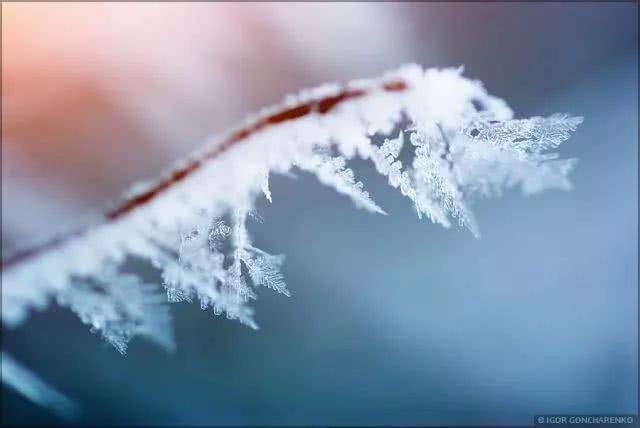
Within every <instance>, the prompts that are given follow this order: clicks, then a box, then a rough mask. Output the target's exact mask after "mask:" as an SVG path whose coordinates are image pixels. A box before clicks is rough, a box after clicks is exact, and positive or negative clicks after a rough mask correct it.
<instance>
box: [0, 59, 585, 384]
mask: <svg viewBox="0 0 640 428" xmlns="http://www.w3.org/2000/svg"><path fill="white" fill-rule="evenodd" d="M581 122H582V118H580V117H571V116H569V115H564V114H556V115H552V116H550V117H546V118H544V117H533V118H530V119H513V112H512V111H511V109H510V108H509V107H508V106H507V104H506V103H505V102H504V101H503V100H501V99H498V98H495V97H492V96H491V95H489V94H488V93H487V92H486V90H485V89H484V88H483V86H482V84H481V83H480V82H478V81H473V80H469V79H467V78H464V77H463V76H462V69H443V70H438V69H428V70H423V69H422V68H421V67H420V66H417V65H407V66H404V67H401V68H400V69H399V70H396V71H393V72H390V73H387V74H385V75H384V76H383V77H382V78H380V79H370V80H358V81H353V82H350V83H348V84H346V85H335V84H328V85H324V86H321V87H318V88H316V89H312V90H306V91H301V92H300V93H299V94H297V95H294V96H289V97H287V98H286V99H285V100H284V102H283V103H282V104H281V105H280V106H277V107H272V108H269V109H266V110H263V111H262V112H261V113H260V114H259V115H257V116H256V117H255V118H252V119H249V120H247V121H246V122H245V123H244V124H243V125H242V126H240V127H239V128H237V129H236V130H235V131H233V132H231V133H230V134H229V135H228V136H227V137H225V138H223V139H221V140H212V141H211V142H210V143H209V144H206V145H205V146H204V147H203V148H202V149H201V150H200V151H198V152H196V153H194V154H193V155H192V156H191V157H190V158H189V159H187V160H186V161H184V162H182V163H180V164H178V165H177V166H175V167H174V168H172V169H171V170H170V171H169V173H167V174H166V175H165V176H164V178H162V179H160V180H159V181H156V182H151V183H147V184H142V185H137V186H135V189H134V190H132V191H131V192H130V193H129V194H128V195H127V196H126V197H125V198H124V200H123V202H122V203H121V204H119V205H118V206H117V207H116V208H114V209H113V210H111V211H109V212H107V213H106V214H105V216H104V219H103V221H102V222H100V223H98V224H94V225H91V226H89V227H85V228H84V229H81V230H79V231H77V232H76V233H74V234H71V235H68V236H65V237H62V238H59V239H57V240H54V241H52V242H49V243H47V244H44V245H42V246H40V247H38V248H34V249H32V250H29V251H26V252H22V253H19V254H15V255H14V256H12V257H10V258H8V259H6V260H4V261H3V263H2V285H3V289H2V308H3V311H2V322H3V326H6V327H15V326H18V325H19V324H21V323H22V322H23V321H24V320H25V319H26V317H27V316H28V313H29V310H31V309H43V308H45V307H46V306H47V305H48V303H49V301H50V300H51V298H52V297H53V298H55V300H56V301H57V302H58V303H59V304H60V305H62V306H65V307H67V308H69V309H70V310H72V311H73V312H75V313H76V314H77V315H78V316H79V317H80V319H81V320H82V322H84V323H85V324H88V325H89V326H90V327H91V329H92V331H94V332H96V333H100V334H101V335H102V336H103V337H104V338H105V340H106V341H107V342H109V343H111V344H112V345H113V346H114V347H115V348H116V349H117V350H119V351H120V352H122V353H124V352H125V351H126V349H127V344H128V342H129V340H130V339H131V338H132V337H133V336H135V335H143V336H147V337H149V338H151V339H153V340H155V341H156V342H158V343H160V344H162V345H163V346H165V347H166V348H169V349H170V348H172V347H173V338H172V335H171V329H170V317H169V313H168V310H167V308H166V305H165V304H164V299H163V296H161V294H160V293H158V289H159V287H157V286H154V285H152V284H146V283H144V282H143V281H142V280H141V279H140V278H138V277H137V276H136V275H135V274H134V273H132V272H124V271H123V268H122V262H123V261H124V260H125V259H126V258H127V257H129V256H132V257H137V258H142V259H147V260H149V261H150V262H151V264H152V265H153V266H155V267H156V268H157V269H158V270H159V271H160V272H161V276H162V287H163V288H164V289H165V291H166V296H167V299H168V301H169V302H176V301H185V300H186V301H193V300H197V301H199V302H200V306H201V308H202V309H211V310H212V312H213V313H214V314H216V315H222V314H224V315H225V316H226V317H227V318H229V319H237V320H239V321H240V322H242V323H243V324H245V325H247V326H249V327H251V328H257V324H256V322H255V321H254V319H253V309H252V308H251V307H250V305H249V302H250V301H251V300H254V299H256V298H257V289H258V288H259V287H260V286H263V287H267V288H270V289H272V290H274V291H276V292H278V293H281V294H284V295H285V296H289V295H290V292H289V290H288V288H287V286H286V284H285V282H284V277H283V275H282V274H281V272H280V268H281V266H282V263H283V262H284V256H282V255H272V254H269V253H268V252H266V251H263V250H261V249H258V248H256V247H255V246H254V245H253V244H252V241H251V237H250V235H249V233H248V231H247V226H246V223H247V220H248V219H249V218H250V217H252V216H253V215H254V212H253V204H254V201H255V199H256V198H257V197H258V195H260V194H263V195H264V196H265V197H266V198H267V199H268V200H269V202H271V201H272V195H271V191H270V188H269V182H268V178H269V174H271V173H281V174H286V173H288V172H289V171H290V170H291V169H292V168H299V169H301V170H304V171H308V172H310V173H312V174H314V175H316V176H317V178H318V180H319V181H320V182H321V183H322V184H324V185H327V186H330V187H332V188H333V189H335V190H336V191H337V192H339V193H341V194H344V195H346V196H348V197H349V198H350V199H352V200H353V202H354V203H355V204H356V206H358V207H360V208H362V209H365V210H367V211H370V212H373V213H384V210H383V209H382V208H381V207H379V206H378V205H377V204H376V203H375V201H374V200H373V199H372V198H371V196H370V195H369V193H368V192H367V191H365V190H364V185H363V183H362V182H360V181H358V180H357V179H356V177H355V175H354V173H353V171H352V170H351V169H350V168H349V167H348V160H349V159H352V158H353V157H356V156H358V157H360V158H362V159H368V160H370V161H371V162H372V163H373V165H374V166H375V169H376V170H377V172H378V173H380V174H381V175H383V176H385V177H386V178H387V180H388V182H389V185H390V186H392V187H394V188H397V189H398V190H399V191H400V192H401V193H402V195H404V196H406V197H407V198H408V199H409V200H410V201H411V203H412V204H413V206H414V209H415V210H416V212H417V214H418V216H420V217H422V216H426V217H428V218H429V219H430V220H432V221H433V222H435V223H439V224H441V225H442V226H444V227H450V226H451V225H452V223H454V222H457V223H458V224H459V225H460V226H463V227H466V228H468V229H469V230H470V231H471V232H472V233H473V234H474V235H475V236H479V228H478V225H477V223H476V220H475V218H474V215H473V212H472V210H471V205H472V203H473V202H474V201H475V200H477V199H479V198H482V197H488V196H495V195H500V194H501V193H502V192H503V191H505V190H508V189H511V188H515V187H519V188H520V189H521V190H522V192H523V193H525V194H532V193H537V192H540V191H542V190H545V189H550V188H557V189H564V190H568V189H569V188H570V183H569V181H568V178H567V176H568V173H569V172H570V171H571V170H572V169H573V167H574V166H575V162H576V161H575V160H574V159H559V158H558V156H557V154H556V153H554V150H556V149H557V148H558V146H559V145H560V144H561V143H563V142H564V141H566V140H567V139H568V138H569V137H570V134H571V133H572V132H573V131H575V129H576V127H577V126H578V125H579V124H580V123H581ZM407 123H408V125H407V126H405V127H404V129H400V131H398V128H399V127H400V125H401V124H407ZM373 136H382V137H387V138H386V139H384V141H383V142H382V144H376V143H374V140H376V141H377V140H378V139H379V138H376V139H374V138H372V137H373ZM405 151H407V153H409V154H410V156H409V159H410V160H409V162H407V164H406V165H403V163H402V162H401V161H400V157H401V156H400V155H401V153H405ZM403 158H404V157H403ZM3 380H5V379H4V374H3Z"/></svg>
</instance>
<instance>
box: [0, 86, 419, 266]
mask: <svg viewBox="0 0 640 428" xmlns="http://www.w3.org/2000/svg"><path fill="white" fill-rule="evenodd" d="M374 89H375V88H374ZM381 89H382V90H383V91H386V92H400V91H404V90H406V89H407V84H406V82H404V81H402V80H395V81H390V82H387V83H384V84H383V85H382V86H381ZM369 92H371V90H370V89H345V90H343V91H342V92H340V93H338V94H337V95H333V96H327V97H324V98H320V99H317V100H311V101H308V102H305V103H303V104H299V105H297V106H294V107H290V108H287V109H286V110H281V111H278V112H275V113H272V114H270V115H268V116H265V117H262V118H258V119H256V121H255V122H253V123H251V124H249V125H247V126H244V127H242V128H240V129H238V130H237V131H235V132H233V133H232V134H231V135H230V136H229V137H227V138H226V139H225V140H224V141H223V142H222V143H220V144H218V145H216V147H214V148H213V149H212V150H211V151H209V152H205V153H204V154H203V155H202V156H201V157H200V158H199V159H195V160H192V161H191V162H189V163H187V164H186V165H185V166H183V167H180V168H178V169H175V170H173V171H172V172H171V173H170V174H169V175H168V177H166V178H165V179H163V180H161V181H159V182H158V183H156V184H155V185H154V186H153V187H151V188H149V189H147V190H145V191H143V192H141V193H138V194H137V195H133V196H131V197H130V198H127V199H125V200H124V201H122V202H121V203H120V204H119V205H118V206H117V207H116V208H114V209H113V210H111V211H108V212H107V213H105V222H111V221H113V220H116V219H118V218H120V217H122V216H123V215H125V214H127V213H128V212H130V211H132V210H134V209H136V208H138V207H140V206H143V205H145V204H146V203H148V202H149V201H151V200H153V199H154V198H155V197H156V196H158V195H159V194H161V193H162V192H164V191H165V190H167V189H168V188H170V187H171V186H172V185H174V184H175V183H177V182H179V181H182V180H184V179H185V178H186V177H188V176H189V175H190V174H192V173H193V172H194V171H196V170H197V169H198V168H199V167H200V166H201V165H202V164H203V163H205V162H207V161H209V160H211V159H214V158H216V157H217V156H219V155H220V154H221V153H223V152H225V151H227V150H228V149H229V148H231V147H232V146H234V145H235V144H237V143H240V142H241V141H243V140H245V139H246V138H247V137H249V136H251V135H253V134H255V133H257V132H259V131H261V130H263V129H265V128H267V127H269V126H273V125H278V124H281V123H284V122H288V121H291V120H295V119H298V118H301V117H304V116H306V115H308V114H310V113H313V112H315V113H319V114H326V113H328V112H330V111H331V110H332V109H333V108H335V107H336V106H337V105H339V104H340V103H342V102H344V101H346V100H350V99H354V98H360V97H362V96H364V95H367V94H368V93H369ZM88 229H89V228H88V227H85V228H83V229H80V230H77V231H75V232H73V233H70V234H68V235H65V236H62V237H59V238H56V239H53V240H51V241H49V242H47V243H45V244H42V245H39V246H37V247H33V248H30V249H28V250H25V251H21V252H18V253H15V254H13V255H11V256H10V257H8V258H7V259H5V260H3V261H2V270H4V269H6V268H9V267H11V266H13V265H15V264H18V263H20V262H22V261H25V260H27V259H29V258H31V257H34V256H36V255H38V254H40V253H42V252H44V251H46V250H49V249H52V248H54V247H56V246H58V245H60V244H62V243H64V242H65V241H67V240H68V239H70V238H72V237H77V236H80V235H83V234H84V233H86V232H87V231H88Z"/></svg>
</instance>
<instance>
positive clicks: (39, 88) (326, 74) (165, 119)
mask: <svg viewBox="0 0 640 428" xmlns="http://www.w3.org/2000/svg"><path fill="white" fill-rule="evenodd" d="M637 7H638V6H637V4H633V3H617V4H614V3H611V4H588V3H581V4H561V3H547V4H529V3H500V4H489V3H486V4H483V3H470V4H462V3H456V4H453V3H445V4H437V3H416V4H394V3H371V4H367V3H363V4H347V3H327V4H315V3H304V4H294V3H278V4H269V3H259V4H250V3H243V4H223V3H215V4H208V3H198V4H180V5H178V4H171V3H158V4H136V3H119V4H118V3H114V4H102V3H80V4H62V3H59V4H37V3H31V4H3V5H2V253H3V257H6V256H7V255H8V254H10V253H11V252H13V251H15V250H16V249H20V248H24V247H28V246H30V245H32V244H34V243H37V242H40V241H42V240H46V239H48V238H51V237H52V236H55V235H56V234H58V233H62V232H64V231H68V230H71V229H73V228H74V227H75V226H77V225H79V224H83V223H85V222H87V221H91V220H92V219H95V218H97V217H98V216H99V215H100V212H101V210H102V208H104V207H105V206H108V205H109V204H110V203H112V202H113V201H114V200H116V199H117V198H118V196H119V194H120V192H121V191H122V190H124V189H125V188H126V187H127V186H128V185H129V184H130V183H132V182H134V181H136V180H139V179H144V178H148V177H153V176H156V175H158V174H159V173H160V172H161V171H162V170H163V168H164V167H166V166H167V164H170V163H171V162H172V161H173V160H175V159H177V158H179V157H181V156H183V155H185V154H187V153H189V152H190V151H191V150H192V149H194V148H195V147H197V146H198V145H199V144H200V143H201V142H202V141H203V140H204V139H205V137H207V136H208V135H211V134H215V133H219V132H223V131H225V130H226V129H228V128H229V127H230V126H233V125H234V124H235V123H237V122H238V121H239V120H241V119H242V118H244V117H245V116H246V115H247V114H249V113H251V112H254V111H256V110H257V109H259V108H260V107H262V106H265V105H269V104H273V103H275V102H278V101H279V100H280V99H281V98H282V97H283V96H284V95H285V94H287V93H289V92H294V91H296V90H297V89H299V88H302V87H308V86H313V85H316V84H318V83H322V82H325V81H344V80H349V79H352V78H356V77H365V76H375V75H378V74H380V73H381V72H382V71H384V70H385V69H388V68H393V67H395V66H397V65H399V64H401V63H405V62H418V63H420V64H423V65H425V66H438V67H441V66H458V65H461V64H463V65H464V66H465V70H466V75H468V76H471V77H475V78H478V79H480V80H482V81H483V82H484V83H485V85H486V86H487V88H488V89H489V90H490V92H491V93H493V94H495V95H497V96H500V97H502V98H504V99H506V100H507V101H508V102H509V104H510V105H511V106H512V107H513V109H514V110H515V111H516V114H517V115H518V116H524V117H526V116H531V115H548V114H551V113H554V112H557V111H561V112H562V111H567V112H570V113H572V114H576V115H582V116H584V117H585V122H584V124H583V125H582V126H581V127H580V128H579V129H578V131H577V132H576V134H575V136H574V137H573V138H572V139H571V141H570V142H569V143H568V144H566V147H563V148H562V152H563V155H564V156H565V157H577V158H579V160H580V163H579V165H578V168H577V169H576V171H575V172H574V173H573V174H572V180H573V183H574V189H573V190H572V191H571V192H569V193H564V192H553V191H552V192H547V193H544V194H542V195H540V196H535V197H530V198H523V197H522V196H520V195H518V194H513V195H507V197H506V198H504V199H500V200H494V201H488V202H485V203H481V204H480V205H479V206H477V214H478V220H479V223H480V227H481V230H482V232H483V238H482V239H480V240H476V239H474V238H473V237H472V236H471V234H470V233H468V232H467V231H465V230H462V229H460V230H456V229H454V230H444V229H442V228H440V227H438V226H435V225H433V224H431V223H429V222H426V221H419V220H418V219H417V218H416V216H415V214H414V213H413V212H412V210H411V208H410V206H409V204H407V203H406V201H404V200H402V198H401V196H399V195H397V194H395V192H393V191H392V190H391V189H389V188H388V187H387V186H386V185H384V183H383V181H384V179H383V178H381V177H379V176H377V175H376V174H375V173H374V172H372V171H367V169H362V170H361V171H357V172H358V173H359V175H360V176H361V178H362V179H363V181H365V183H366V185H367V187H368V190H369V191H370V192H371V193H372V194H373V195H374V196H375V198H376V200H377V201H378V202H379V203H380V204H381V205H382V206H383V207H384V208H385V209H386V210H387V211H388V212H389V213H390V214H391V215H389V216H374V215H371V214H367V213H365V212H362V211H359V210H357V209H355V208H354V207H353V206H352V205H351V203H350V201H348V200H347V198H344V197H343V196H340V195H338V194H336V193H334V192H332V191H331V190H329V189H326V188H323V187H322V186H321V185H320V184H318V183H317V182H315V180H314V179H312V178H311V177H310V176H308V175H306V174H304V173H300V174H299V176H298V178H297V179H292V178H290V177H278V176H276V177H274V178H273V179H272V182H271V184H272V193H273V198H274V204H273V205H268V204H265V203H261V204H260V205H259V207H258V209H259V214H260V215H261V216H262V217H263V218H264V222H263V223H262V224H253V225H252V226H253V227H252V233H253V234H254V236H255V237H256V240H257V242H258V243H259V244H260V246H264V247H266V248H270V249H272V250H273V251H274V252H279V253H284V254H286V255H287V256H288V257H287V262H286V264H285V266H284V274H285V276H286V278H287V281H288V284H289V287H290V289H291V290H292V292H293V296H292V297H291V298H285V297H283V296H279V295H274V294H273V293H271V292H269V291H268V290H263V291H262V293H261V294H260V296H259V300H258V301H257V302H256V304H255V309H256V311H257V314H256V320H257V321H258V323H259V324H260V326H261V330H259V331H257V332H256V331H253V330H250V329H248V328H245V327H243V326H241V325H240V324H239V323H237V322H231V321H227V320H225V319H222V318H218V317H214V316H213V315H212V314H211V313H208V312H203V311H200V309H199V307H198V305H197V304H192V305H189V304H175V305H173V307H172V311H173V314H174V317H175V327H176V342H177V345H178V347H177V351H176V352H175V353H166V352H164V351H163V350H162V349H160V348H157V347H154V346H153V345H151V344H148V343H146V342H144V341H143V340H135V341H134V342H133V343H132V344H131V346H130V348H129V351H128V354H127V355H126V356H125V357H122V356H121V355H119V354H118V353H117V352H116V351H115V350H114V349H112V348H110V347H108V346H107V345H105V344H104V343H102V342H101V340H100V338H99V337H97V336H95V335H92V334H91V333H89V332H88V331H87V329H86V327H85V326H84V325H82V324H81V323H80V322H79V321H78V320H77V319H76V318H75V316H73V315H72V314H71V313H69V312H66V311H63V310H60V309H57V308H53V309H50V310H48V311H47V312H44V313H37V314H33V315H32V316H31V318H30V320H29V321H28V322H27V323H26V324H25V325H24V326H22V327H21V328H19V329H18V330H15V331H10V330H6V329H3V332H2V336H3V337H2V342H3V348H4V349H6V350H9V351H10V352H12V353H13V354H14V355H15V357H16V358H17V359H20V360H21V361H23V362H24V363H25V364H26V365H27V366H29V367H30V368H32V369H35V371H37V372H38V373H39V374H40V375H42V377H43V378H44V379H45V380H47V381H48V382H50V383H51V384H53V385H56V386H57V387H58V388H59V389H60V390H61V391H63V392H64V393H65V394H66V395H68V396H69V397H71V398H73V399H75V400H76V401H77V402H78V404H79V405H80V406H81V408H82V410H83V416H82V417H83V419H82V420H83V421H85V422H100V423H108V424H118V423H129V424H131V423H146V424H159V423H170V424H242V425H245V424H262V425H270V424H315V425H321V424H466V425H473V424H520V425H526V424H530V423H532V422H533V419H532V418H533V415H536V414H562V413H585V414H604V413H624V414H630V413H637V412H638V409H637V401H638V396H637V389H638V366H637V361H638V339H637V336H638V326H637V316H638V313H637V311H638V306H637V302H638V291H637V280H638V268H637V257H638V222H637V221H638V218H637V214H638V213H637V206H638V205H637V203H638V200H637V198H638V187H637V183H638V182H637V178H638V177H637V174H638V163H637V160H638V143H637V142H638V101H637V93H638V62H637V55H638V45H637V36H638V22H637V13H638V10H637ZM141 269H147V268H141ZM141 273H143V274H144V275H146V277H147V278H149V279H156V280H157V277H154V273H153V272H152V271H151V270H148V272H147V271H144V270H141ZM3 388H4V387H3ZM2 418H3V422H7V423H20V422H23V423H24V422H28V423H55V422H56V421H57V420H56V418H55V416H54V415H52V414H49V413H48V412H47V411H45V410H42V409H40V408H38V407H36V406H34V405H33V404H32V403H30V402H27V401H26V400H24V399H23V398H22V397H19V396H18V395H16V394H15V393H14V392H13V391H10V390H7V389H3V391H2Z"/></svg>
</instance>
